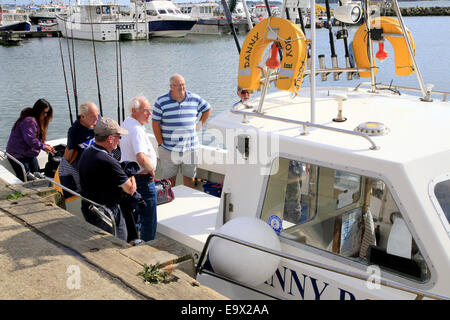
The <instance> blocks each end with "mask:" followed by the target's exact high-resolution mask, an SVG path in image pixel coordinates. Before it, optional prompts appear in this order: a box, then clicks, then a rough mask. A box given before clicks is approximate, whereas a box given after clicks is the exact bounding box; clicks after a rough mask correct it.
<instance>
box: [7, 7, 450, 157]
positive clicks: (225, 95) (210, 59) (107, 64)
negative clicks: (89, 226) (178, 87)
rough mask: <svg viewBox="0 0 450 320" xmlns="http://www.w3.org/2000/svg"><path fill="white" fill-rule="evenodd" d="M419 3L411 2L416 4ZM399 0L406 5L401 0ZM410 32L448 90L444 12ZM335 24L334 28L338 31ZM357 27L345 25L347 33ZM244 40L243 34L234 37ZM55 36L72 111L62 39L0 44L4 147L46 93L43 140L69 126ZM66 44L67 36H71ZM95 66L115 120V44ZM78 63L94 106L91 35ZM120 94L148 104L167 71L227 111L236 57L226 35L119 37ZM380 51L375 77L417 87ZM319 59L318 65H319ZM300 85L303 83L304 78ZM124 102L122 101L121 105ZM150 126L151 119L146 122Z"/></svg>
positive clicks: (425, 69)
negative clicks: (48, 107) (47, 119)
mask: <svg viewBox="0 0 450 320" xmlns="http://www.w3.org/2000/svg"><path fill="white" fill-rule="evenodd" d="M431 2H437V3H438V4H436V5H438V6H443V5H449V4H450V1H431ZM422 3H425V4H428V3H430V2H414V3H413V4H414V5H417V6H421V5H422ZM402 5H405V3H402ZM404 20H405V23H406V25H407V26H408V28H409V29H410V30H411V32H412V34H413V37H414V40H415V45H416V58H417V61H418V66H419V69H420V71H421V74H422V77H423V79H424V81H425V83H433V84H434V90H442V91H450V82H449V76H450V45H449V44H448V31H447V30H449V29H450V17H405V18H404ZM339 28H340V27H334V28H333V30H334V31H337V30H338V29H339ZM355 31H356V27H355V28H350V30H349V39H350V40H351V39H352V38H353V33H354V32H355ZM317 36H318V38H319V39H321V40H322V41H320V44H318V47H317V54H325V56H326V61H327V65H328V66H331V59H330V48H329V45H328V30H327V29H319V30H317ZM238 38H239V41H240V44H241V45H242V43H243V41H244V39H245V36H243V35H241V36H239V37H238ZM59 40H61V45H62V48H63V55H64V61H65V69H66V75H67V81H68V86H69V93H70V97H71V107H72V112H73V114H74V113H75V111H74V110H75V105H74V101H73V89H72V81H71V79H70V77H71V76H70V67H69V63H68V55H67V51H68V50H67V40H66V39H62V38H61V39H58V38H42V39H29V40H24V41H23V43H22V45H20V46H16V47H3V46H0V114H1V116H0V148H1V149H4V148H5V147H6V142H7V140H8V136H9V133H10V130H11V126H12V125H13V123H14V121H15V120H16V119H17V118H18V116H19V113H20V110H21V109H22V108H24V107H26V106H32V104H33V103H34V102H35V101H36V100H37V99H38V98H41V97H43V98H46V99H47V100H48V101H49V102H50V103H51V104H52V106H53V108H54V118H53V121H52V122H51V123H50V127H49V132H48V139H55V138H61V137H65V136H66V134H67V129H68V127H69V126H70V120H69V111H68V103H67V96H66V91H65V84H64V76H63V69H62V63H61V56H60V49H59ZM69 44H70V45H71V42H69ZM95 49H96V57H97V64H98V76H99V83H100V93H101V101H102V106H103V115H104V116H107V117H112V118H114V119H117V106H118V102H117V100H118V99H117V82H116V81H117V72H116V70H117V68H116V56H115V52H116V44H115V43H98V42H97V43H95ZM74 50H75V61H76V83H77V89H78V90H77V91H78V100H79V102H82V101H86V100H91V101H94V102H95V103H97V104H99V96H98V89H97V80H96V72H95V64H94V55H93V45H92V42H90V41H77V40H76V41H74ZM121 50H122V70H123V71H122V72H123V83H124V86H123V94H124V101H125V105H126V104H127V102H128V101H129V100H130V99H131V98H132V97H134V96H136V95H145V96H146V97H148V98H149V100H150V102H151V103H152V104H153V103H154V102H155V100H156V98H157V97H158V96H159V95H161V94H164V93H166V92H167V91H168V90H169V77H170V76H171V75H172V74H174V73H179V74H182V75H184V77H185V79H186V83H187V89H188V90H190V91H193V92H196V93H198V94H200V95H201V96H202V97H203V98H205V99H206V100H208V101H209V102H210V103H211V105H212V106H213V108H214V111H213V114H212V117H214V116H215V115H217V114H218V113H220V112H222V111H224V110H226V109H228V108H230V107H231V105H232V104H233V103H234V102H235V101H237V96H236V85H237V68H238V61H239V55H238V52H237V49H236V47H235V43H234V39H233V37H232V36H201V35H188V36H187V37H185V38H181V39H163V38H161V39H157V38H155V39H151V40H149V41H135V42H121ZM386 50H387V51H388V52H389V54H390V57H389V58H388V59H387V60H386V61H384V62H382V63H379V62H378V61H377V64H378V66H379V67H380V71H379V73H378V75H377V82H381V83H385V84H389V83H391V81H392V84H394V85H404V86H409V87H415V88H419V85H418V83H417V78H416V77H415V76H409V77H406V78H399V77H396V76H395V73H394V66H393V60H394V52H393V50H392V47H390V45H389V44H387V45H386ZM336 52H337V55H338V58H339V65H340V66H341V67H342V66H345V62H344V46H343V40H337V41H336ZM317 65H318V64H317ZM316 79H317V84H318V85H319V86H335V85H339V86H343V85H344V86H353V87H354V86H356V85H358V84H359V83H360V82H367V81H370V80H369V79H368V78H362V79H355V80H353V81H347V80H346V75H345V74H342V75H341V80H339V81H333V80H332V75H329V81H328V82H321V81H320V76H317V78H316ZM303 86H309V79H308V78H305V81H304V83H303ZM125 107H126V106H125ZM148 130H149V131H151V127H150V125H149V128H148Z"/></svg>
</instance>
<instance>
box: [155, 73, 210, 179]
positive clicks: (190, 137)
mask: <svg viewBox="0 0 450 320" xmlns="http://www.w3.org/2000/svg"><path fill="white" fill-rule="evenodd" d="M211 112H212V108H211V106H210V104H209V103H208V102H207V101H205V100H203V99H202V98H201V97H200V96H199V95H197V94H195V93H193V92H190V91H186V83H185V81H184V78H183V77H182V76H181V75H179V74H175V75H173V76H172V77H171V78H170V91H169V93H167V94H165V95H163V96H160V97H159V98H158V99H157V101H156V103H155V105H154V107H153V115H152V127H153V133H154V134H155V137H156V141H157V142H158V154H159V158H160V160H161V167H162V176H163V178H169V179H170V182H171V183H172V186H175V182H176V177H177V174H178V171H179V170H180V169H181V174H182V175H183V184H184V185H185V186H188V187H191V188H194V186H195V183H194V178H195V175H196V171H197V155H196V149H197V148H198V144H199V143H198V137H197V133H196V131H199V130H200V129H201V126H202V125H204V124H205V122H206V120H208V118H209V116H210V114H211ZM199 115H201V117H200V120H199V121H198V122H197V118H198V116H199Z"/></svg>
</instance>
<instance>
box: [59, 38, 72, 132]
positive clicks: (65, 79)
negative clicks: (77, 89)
mask: <svg viewBox="0 0 450 320" xmlns="http://www.w3.org/2000/svg"><path fill="white" fill-rule="evenodd" d="M58 42H59V53H60V55H61V63H62V69H63V73H64V84H65V85H66V95H67V104H68V105H69V116H70V125H72V124H73V117H72V107H71V106H70V97H69V88H68V87H67V77H66V67H65V66H64V56H63V51H62V46H61V37H58Z"/></svg>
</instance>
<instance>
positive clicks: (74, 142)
mask: <svg viewBox="0 0 450 320" xmlns="http://www.w3.org/2000/svg"><path fill="white" fill-rule="evenodd" d="M98 115H99V113H98V108H97V106H96V105H95V103H93V102H89V101H88V102H84V103H83V104H81V105H80V109H79V116H78V119H77V120H76V121H75V122H74V123H73V124H72V126H71V127H70V128H69V131H68V133H67V148H66V150H65V152H64V157H63V158H62V159H61V163H60V165H59V169H58V174H59V180H60V181H61V184H62V185H63V186H65V187H67V188H69V189H71V190H74V191H76V192H80V189H81V188H80V177H79V174H78V161H79V159H80V157H81V154H82V152H83V150H84V149H86V148H87V147H89V146H91V145H92V144H94V126H95V124H96V123H97V120H98ZM63 194H64V197H65V198H66V199H67V198H69V197H70V196H71V194H70V193H68V192H66V191H64V192H63Z"/></svg>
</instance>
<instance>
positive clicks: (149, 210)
mask: <svg viewBox="0 0 450 320" xmlns="http://www.w3.org/2000/svg"><path fill="white" fill-rule="evenodd" d="M135 178H136V185H137V191H138V192H139V193H140V194H141V196H142V199H144V201H145V203H146V204H147V206H146V207H145V208H138V209H137V213H138V216H139V219H140V222H141V226H142V227H141V239H142V240H144V241H150V240H153V239H155V234H156V226H157V224H158V222H157V218H156V188H155V182H154V181H153V179H151V178H150V176H149V175H146V176H139V175H137V176H135Z"/></svg>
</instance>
